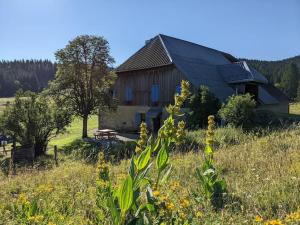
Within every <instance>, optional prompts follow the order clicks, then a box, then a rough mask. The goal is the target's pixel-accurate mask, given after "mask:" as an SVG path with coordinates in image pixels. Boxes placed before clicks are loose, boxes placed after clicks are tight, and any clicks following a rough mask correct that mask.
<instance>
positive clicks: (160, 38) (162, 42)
mask: <svg viewBox="0 0 300 225" xmlns="http://www.w3.org/2000/svg"><path fill="white" fill-rule="evenodd" d="M161 35H163V34H158V35H157V36H158V38H159V40H160V41H161V44H162V45H163V47H164V50H165V51H166V53H167V56H168V57H169V60H170V61H171V63H173V59H172V57H171V55H170V53H169V51H168V49H167V47H166V45H165V43H164V41H163V39H162V37H161Z"/></svg>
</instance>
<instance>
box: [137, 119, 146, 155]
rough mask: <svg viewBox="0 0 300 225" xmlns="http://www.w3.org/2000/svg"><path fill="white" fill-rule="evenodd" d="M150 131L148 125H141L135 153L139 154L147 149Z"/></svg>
mask: <svg viewBox="0 0 300 225" xmlns="http://www.w3.org/2000/svg"><path fill="white" fill-rule="evenodd" d="M147 133H148V131H147V124H146V123H145V122H142V123H141V125H140V137H139V139H138V141H137V145H136V147H135V152H136V153H139V152H141V151H142V150H144V149H145V147H146V144H147V140H148V134H147Z"/></svg>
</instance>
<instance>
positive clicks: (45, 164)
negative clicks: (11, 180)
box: [0, 154, 55, 176]
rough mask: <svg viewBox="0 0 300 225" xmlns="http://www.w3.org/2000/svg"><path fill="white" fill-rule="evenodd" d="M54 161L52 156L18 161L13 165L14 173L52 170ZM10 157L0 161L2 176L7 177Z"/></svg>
mask: <svg viewBox="0 0 300 225" xmlns="http://www.w3.org/2000/svg"><path fill="white" fill-rule="evenodd" d="M54 165H55V161H54V158H53V156H52V155H47V154H45V155H41V156H39V157H37V158H35V159H34V161H26V160H23V161H20V162H16V163H15V173H19V172H24V171H30V170H47V169H51V168H53V167H54ZM10 169H12V168H10V157H6V158H4V159H2V160H1V159H0V170H1V172H2V173H3V174H4V175H6V176H7V175H9V173H10V172H13V171H10Z"/></svg>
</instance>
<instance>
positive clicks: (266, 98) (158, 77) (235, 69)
mask: <svg viewBox="0 0 300 225" xmlns="http://www.w3.org/2000/svg"><path fill="white" fill-rule="evenodd" d="M116 73H117V75H118V78H117V81H116V84H115V86H114V89H113V95H114V97H115V98H116V99H117V101H118V102H119V106H118V109H117V111H116V112H114V113H103V114H102V115H101V116H100V119H101V121H100V124H101V126H103V127H108V128H114V129H118V130H137V129H138V126H139V124H140V123H141V122H142V121H145V122H146V123H147V124H148V127H149V128H150V129H152V130H153V131H155V130H157V129H158V128H159V127H160V125H161V122H162V119H163V118H164V116H165V115H166V112H165V110H164V109H165V106H167V105H168V104H170V103H172V101H173V96H174V94H175V93H178V92H180V83H181V80H188V81H189V82H190V84H191V86H192V91H196V90H197V88H199V87H200V85H205V86H207V87H208V88H209V90H210V91H211V92H212V93H214V94H215V96H216V97H217V98H218V99H219V100H220V101H221V102H225V101H226V99H227V98H228V97H229V96H231V95H235V94H244V93H250V94H251V95H253V97H254V99H255V100H256V102H257V105H258V107H262V108H264V109H269V110H272V111H278V112H283V113H288V108H289V107H288V103H289V102H288V99H287V98H286V97H285V95H284V94H283V93H282V92H281V91H280V90H278V89H277V88H275V87H274V86H272V85H271V84H270V83H269V82H268V80H267V79H266V78H265V77H264V76H263V75H262V74H260V73H259V72H258V71H256V70H255V69H253V68H251V67H250V66H249V65H247V63H246V62H245V61H240V60H238V59H237V58H235V57H234V56H232V55H230V54H228V53H225V52H222V51H218V50H215V49H212V48H208V47H205V46H202V45H199V44H195V43H192V42H189V41H185V40H181V39H178V38H174V37H170V36H166V35H162V34H159V35H157V36H155V37H153V38H152V39H150V40H147V41H146V42H145V45H144V46H143V47H142V48H141V49H140V50H138V51H137V52H136V53H135V54H133V55H132V56H131V57H130V58H129V59H127V60H126V61H125V62H124V63H123V64H121V65H120V66H119V67H118V68H117V69H116Z"/></svg>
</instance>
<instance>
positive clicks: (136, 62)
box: [117, 36, 172, 72]
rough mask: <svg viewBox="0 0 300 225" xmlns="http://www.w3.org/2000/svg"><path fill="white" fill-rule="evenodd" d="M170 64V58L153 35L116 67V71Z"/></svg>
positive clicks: (157, 38)
mask: <svg viewBox="0 0 300 225" xmlns="http://www.w3.org/2000/svg"><path fill="white" fill-rule="evenodd" d="M170 64H172V61H171V58H170V57H169V56H168V54H167V51H166V49H165V47H164V45H163V43H162V41H161V40H160V37H159V36H156V37H154V38H153V39H151V40H150V41H148V42H147V43H146V45H145V46H144V47H142V48H141V49H140V50H138V51H137V52H136V53H135V54H134V55H132V56H131V57H130V58H129V59H127V60H126V61H125V62H124V63H123V64H121V65H120V66H119V67H118V68H117V72H124V71H131V70H140V69H148V68H152V67H159V66H165V65H170Z"/></svg>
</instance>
